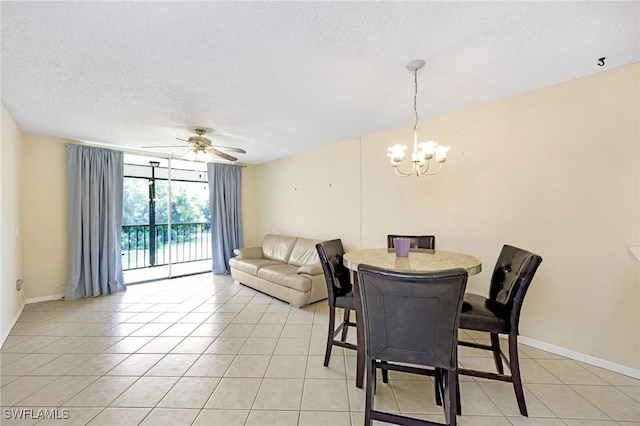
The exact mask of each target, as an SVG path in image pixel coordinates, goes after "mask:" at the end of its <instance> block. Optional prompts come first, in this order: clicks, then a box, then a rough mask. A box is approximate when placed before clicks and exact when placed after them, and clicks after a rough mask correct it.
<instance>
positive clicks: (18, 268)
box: [0, 105, 24, 346]
mask: <svg viewBox="0 0 640 426" xmlns="http://www.w3.org/2000/svg"><path fill="white" fill-rule="evenodd" d="M0 127H1V130H0V133H1V134H2V141H1V143H0V280H1V281H0V346H1V345H2V344H3V343H4V341H5V339H6V338H7V336H8V335H9V332H10V331H11V327H12V326H13V324H14V323H15V321H16V320H17V318H18V315H19V314H20V312H21V311H22V308H23V307H24V300H23V296H22V295H21V294H20V293H19V292H18V291H17V290H16V280H18V279H19V278H23V264H22V259H23V256H22V232H23V230H22V224H23V219H22V202H21V198H20V197H21V195H22V191H23V189H22V180H21V171H22V157H23V149H22V140H23V135H22V132H21V131H20V129H19V128H18V126H17V124H16V122H15V120H14V119H13V117H11V115H10V114H9V112H8V111H7V110H6V108H5V107H4V105H2V118H1V120H0Z"/></svg>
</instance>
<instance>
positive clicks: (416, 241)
mask: <svg viewBox="0 0 640 426" xmlns="http://www.w3.org/2000/svg"><path fill="white" fill-rule="evenodd" d="M398 237H401V238H409V239H411V242H410V243H409V247H410V248H423V249H432V250H433V249H435V248H436V236H435V235H394V234H389V235H387V248H394V244H393V239H394V238H398Z"/></svg>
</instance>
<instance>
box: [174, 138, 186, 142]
mask: <svg viewBox="0 0 640 426" xmlns="http://www.w3.org/2000/svg"><path fill="white" fill-rule="evenodd" d="M176 139H178V140H179V141H184V142H189V141H188V140H186V139H182V138H176Z"/></svg>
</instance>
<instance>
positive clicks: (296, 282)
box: [258, 264, 311, 293]
mask: <svg viewBox="0 0 640 426" xmlns="http://www.w3.org/2000/svg"><path fill="white" fill-rule="evenodd" d="M258 276H259V277H260V278H262V279H265V280H267V281H271V282H273V283H276V284H279V285H282V286H285V287H288V288H292V289H294V290H297V291H301V292H303V293H305V292H307V291H310V290H311V279H310V278H309V277H307V276H304V275H299V274H298V267H297V266H293V265H283V264H279V265H268V266H264V267H262V268H260V269H259V270H258Z"/></svg>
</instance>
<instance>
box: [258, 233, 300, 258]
mask: <svg viewBox="0 0 640 426" xmlns="http://www.w3.org/2000/svg"><path fill="white" fill-rule="evenodd" d="M296 240H297V238H296V237H288V236H286V235H274V234H267V235H265V236H264V239H263V240H262V255H263V256H264V258H265V259H271V260H277V261H279V262H284V263H287V262H288V261H289V256H291V250H293V246H294V244H295V243H296Z"/></svg>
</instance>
